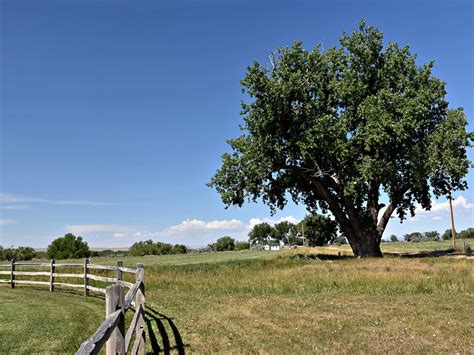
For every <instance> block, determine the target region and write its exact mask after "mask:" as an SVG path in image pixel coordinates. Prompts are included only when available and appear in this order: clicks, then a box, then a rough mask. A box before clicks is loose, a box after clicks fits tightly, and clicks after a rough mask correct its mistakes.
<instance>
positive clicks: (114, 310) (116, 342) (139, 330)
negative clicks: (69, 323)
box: [0, 259, 146, 355]
mask: <svg viewBox="0 0 474 355" xmlns="http://www.w3.org/2000/svg"><path fill="white" fill-rule="evenodd" d="M24 267H28V268H37V267H43V268H44V267H47V268H49V271H21V269H23V268H24ZM63 267H72V268H81V269H82V270H81V271H82V272H80V273H58V272H57V271H58V270H57V269H59V270H60V269H61V268H63ZM4 268H9V269H10V270H8V271H3V270H2V269H4ZM23 270H24V269H23ZM92 270H106V271H114V272H115V277H105V276H99V275H94V274H91V272H92ZM123 273H132V274H135V283H131V282H127V281H125V280H123V279H122V275H123ZM0 275H9V276H10V278H9V279H0V283H8V284H9V285H10V288H15V285H16V284H30V285H45V286H49V291H50V292H53V291H54V287H55V286H62V287H72V288H82V289H83V290H84V296H85V297H87V296H89V291H94V292H102V293H105V310H106V319H105V320H104V321H103V322H102V324H101V325H100V326H99V327H98V328H97V330H96V331H95V333H94V334H93V335H92V336H91V337H90V338H89V339H87V340H86V341H84V342H83V343H82V344H81V346H80V348H79V350H78V351H77V352H76V354H80V355H86V354H98V353H99V352H100V350H101V349H102V347H103V346H104V344H105V345H106V354H107V355H111V354H114V355H115V354H126V353H131V354H133V355H135V354H145V338H146V337H145V283H144V276H145V269H144V267H143V265H141V264H139V265H137V268H135V269H133V268H127V267H124V266H123V262H122V261H117V265H116V266H111V265H98V264H91V263H90V262H89V259H84V263H83V264H71V263H56V262H55V260H51V262H49V263H34V262H17V261H12V262H11V263H9V264H1V265H0ZM16 276H34V277H41V276H42V277H44V276H48V277H49V281H38V280H24V279H17V278H16ZM58 278H76V279H77V278H80V279H82V280H83V282H82V283H65V282H57V281H56V279H58ZM89 280H94V281H100V282H106V283H113V284H114V285H111V286H108V287H106V288H101V287H95V286H91V285H89ZM125 288H127V289H128V292H127V293H125ZM132 305H133V306H134V308H135V313H134V315H133V318H132V321H131V323H130V326H129V328H128V330H126V329H125V313H126V312H127V311H128V310H129V309H130V308H131V306H132ZM134 335H135V337H134ZM133 338H135V340H134V342H133V343H132V339H133Z"/></svg>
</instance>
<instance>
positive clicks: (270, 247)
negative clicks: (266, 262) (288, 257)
mask: <svg viewBox="0 0 474 355" xmlns="http://www.w3.org/2000/svg"><path fill="white" fill-rule="evenodd" d="M264 249H265V250H269V251H276V250H281V245H280V243H279V242H274V243H270V244H265V247H264Z"/></svg>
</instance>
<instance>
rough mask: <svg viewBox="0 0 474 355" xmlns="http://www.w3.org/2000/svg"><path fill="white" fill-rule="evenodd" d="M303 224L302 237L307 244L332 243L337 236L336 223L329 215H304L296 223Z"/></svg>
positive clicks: (312, 245)
mask: <svg viewBox="0 0 474 355" xmlns="http://www.w3.org/2000/svg"><path fill="white" fill-rule="evenodd" d="M302 224H303V225H304V237H305V240H306V241H307V244H308V246H311V247H315V246H322V245H326V244H328V243H332V242H334V241H335V240H336V237H337V223H336V222H335V221H333V220H331V219H330V218H329V217H326V216H323V215H319V214H315V215H308V216H306V217H305V218H304V219H303V220H302V221H301V222H300V223H299V225H298V230H299V231H301V230H302V229H301V225H302Z"/></svg>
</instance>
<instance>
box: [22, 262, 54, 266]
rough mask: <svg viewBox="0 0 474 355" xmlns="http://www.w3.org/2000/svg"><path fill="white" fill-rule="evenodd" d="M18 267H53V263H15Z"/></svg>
mask: <svg viewBox="0 0 474 355" xmlns="http://www.w3.org/2000/svg"><path fill="white" fill-rule="evenodd" d="M15 265H16V266H51V263H21V262H18V261H17V262H15Z"/></svg>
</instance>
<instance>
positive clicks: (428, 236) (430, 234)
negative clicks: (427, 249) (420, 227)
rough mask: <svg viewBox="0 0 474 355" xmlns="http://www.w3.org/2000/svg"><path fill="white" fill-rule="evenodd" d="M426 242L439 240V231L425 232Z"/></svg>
mask: <svg viewBox="0 0 474 355" xmlns="http://www.w3.org/2000/svg"><path fill="white" fill-rule="evenodd" d="M424 237H425V239H424V240H439V239H440V235H439V233H438V232H437V231H432V232H425V233H424Z"/></svg>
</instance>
